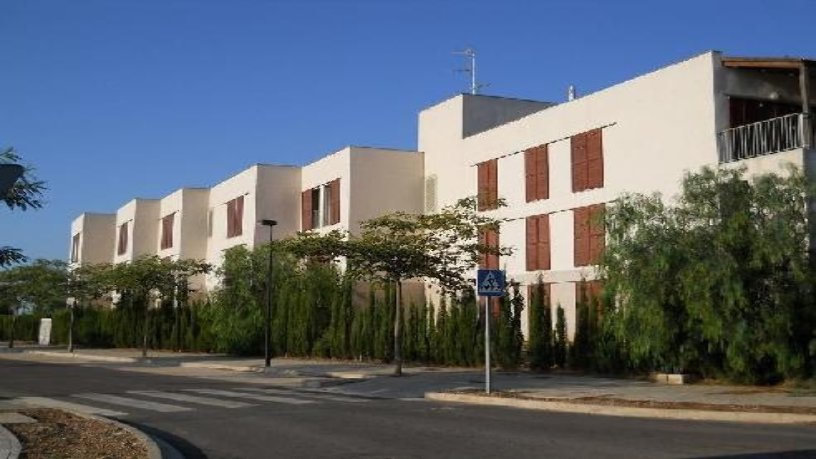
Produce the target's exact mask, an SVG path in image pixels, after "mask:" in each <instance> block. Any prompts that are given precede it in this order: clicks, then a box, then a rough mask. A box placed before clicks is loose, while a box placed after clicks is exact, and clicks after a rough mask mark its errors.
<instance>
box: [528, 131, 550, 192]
mask: <svg viewBox="0 0 816 459" xmlns="http://www.w3.org/2000/svg"><path fill="white" fill-rule="evenodd" d="M549 166H550V164H549V153H548V149H547V145H546V144H544V145H539V146H537V147H533V148H530V149H527V150H525V151H524V178H525V187H526V188H525V190H526V191H525V196H526V199H527V202H531V201H536V200H539V199H548V198H549V197H550V170H549V169H550V167H549Z"/></svg>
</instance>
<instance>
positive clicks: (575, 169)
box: [570, 133, 587, 192]
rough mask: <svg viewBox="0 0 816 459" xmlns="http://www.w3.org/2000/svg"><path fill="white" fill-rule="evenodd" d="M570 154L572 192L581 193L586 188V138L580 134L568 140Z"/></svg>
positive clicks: (584, 134) (583, 134)
mask: <svg viewBox="0 0 816 459" xmlns="http://www.w3.org/2000/svg"><path fill="white" fill-rule="evenodd" d="M570 150H571V153H572V191H573V192H577V191H583V190H585V189H586V188H587V136H586V133H581V134H577V135H574V136H572V138H571V139H570Z"/></svg>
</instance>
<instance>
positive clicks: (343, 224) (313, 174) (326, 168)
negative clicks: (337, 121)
mask: <svg viewBox="0 0 816 459" xmlns="http://www.w3.org/2000/svg"><path fill="white" fill-rule="evenodd" d="M350 158H351V147H346V148H343V149H342V150H339V151H336V152H334V153H332V154H330V155H328V156H325V157H323V158H320V159H319V160H317V161H315V162H313V163H311V164H308V165H306V166H304V167H303V170H302V172H301V183H300V189H299V191H298V197H297V203H298V221H300V220H301V216H300V210H299V209H300V208H301V207H300V206H301V202H300V199H301V198H300V196H301V194H300V193H301V192H303V191H306V190H309V189H312V188H317V187H322V186H323V185H325V184H327V183H329V182H331V181H333V180H336V179H340V223H337V224H335V225H329V226H324V225H323V211H322V210H323V206H324V205H325V203H324V202H323V201H322V198H321V202H320V206H321V212H320V219H319V220H320V224H319V226H318V225H315V226H316V227H315V228H314V230H315V231H316V232H318V233H326V232H328V231H331V230H335V229H337V230H347V229H348V227H349V216H350V214H349V197H350V193H351V191H350V190H351V187H350V183H351V159H350ZM315 223H316V222H315ZM300 228H302V224H300V225H298V230H300Z"/></svg>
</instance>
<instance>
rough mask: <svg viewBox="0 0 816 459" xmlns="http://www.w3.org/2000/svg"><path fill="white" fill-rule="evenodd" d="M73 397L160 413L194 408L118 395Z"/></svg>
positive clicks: (77, 395) (81, 395) (80, 395)
mask: <svg viewBox="0 0 816 459" xmlns="http://www.w3.org/2000/svg"><path fill="white" fill-rule="evenodd" d="M72 397H78V398H85V399H88V400H95V401H97V402H103V403H110V404H111V405H123V406H130V407H133V408H139V409H142V410H149V411H158V412H160V413H175V412H179V411H192V410H193V409H192V408H187V407H184V406H178V405H168V404H166V403H157V402H149V401H147V400H138V399H135V398H127V397H120V396H118V395H109V394H94V393H90V394H74V395H72Z"/></svg>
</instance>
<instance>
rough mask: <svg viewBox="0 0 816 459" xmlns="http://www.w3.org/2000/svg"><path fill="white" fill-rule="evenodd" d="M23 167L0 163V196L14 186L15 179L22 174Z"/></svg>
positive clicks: (3, 195) (4, 194)
mask: <svg viewBox="0 0 816 459" xmlns="http://www.w3.org/2000/svg"><path fill="white" fill-rule="evenodd" d="M23 172H25V168H24V167H23V166H21V165H19V164H0V198H2V197H5V196H6V193H8V191H9V190H10V189H11V187H13V186H14V183H15V182H17V179H19V178H20V177H22V176H23Z"/></svg>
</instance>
